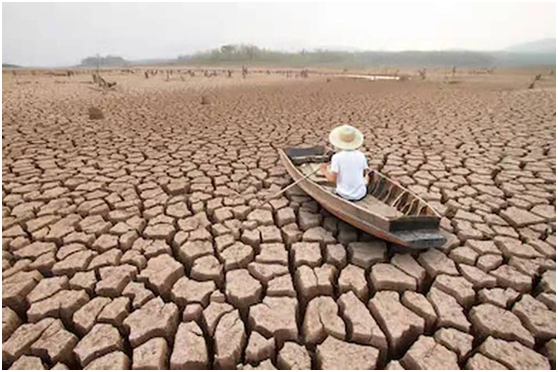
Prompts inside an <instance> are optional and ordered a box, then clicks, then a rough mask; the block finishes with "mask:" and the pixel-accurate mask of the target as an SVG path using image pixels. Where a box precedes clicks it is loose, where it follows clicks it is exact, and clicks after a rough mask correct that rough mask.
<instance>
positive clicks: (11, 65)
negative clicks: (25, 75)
mask: <svg viewBox="0 0 558 372" xmlns="http://www.w3.org/2000/svg"><path fill="white" fill-rule="evenodd" d="M19 67H21V66H18V65H13V64H11V63H2V68H19Z"/></svg>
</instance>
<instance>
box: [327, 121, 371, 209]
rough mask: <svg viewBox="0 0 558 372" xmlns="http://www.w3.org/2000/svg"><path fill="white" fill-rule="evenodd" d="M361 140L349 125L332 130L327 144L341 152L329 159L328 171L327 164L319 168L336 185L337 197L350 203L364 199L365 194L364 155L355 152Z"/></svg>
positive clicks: (366, 168)
mask: <svg viewBox="0 0 558 372" xmlns="http://www.w3.org/2000/svg"><path fill="white" fill-rule="evenodd" d="M363 140H364V137H363V135H362V133H361V132H360V131H359V130H358V129H356V128H354V127H352V126H350V125H342V126H340V127H337V128H335V129H333V130H332V131H331V133H330V134H329V142H331V144H332V145H333V146H334V147H335V149H336V150H337V149H338V150H341V151H339V152H337V153H336V154H335V155H333V157H332V158H331V167H330V169H329V170H328V166H327V164H322V166H321V170H322V173H323V174H324V176H325V177H326V178H327V179H328V180H329V181H330V182H334V183H335V184H336V185H337V187H336V189H335V192H336V193H337V195H339V196H341V197H342V198H345V199H347V200H350V201H358V200H361V199H364V197H366V194H367V190H366V189H367V185H368V182H369V178H368V164H367V162H366V157H365V156H364V154H363V153H362V152H360V151H358V150H357V149H358V148H359V147H360V146H361V145H362V142H363Z"/></svg>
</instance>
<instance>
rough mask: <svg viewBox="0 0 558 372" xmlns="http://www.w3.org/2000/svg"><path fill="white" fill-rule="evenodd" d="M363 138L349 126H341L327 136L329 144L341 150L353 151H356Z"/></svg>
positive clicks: (356, 130)
mask: <svg viewBox="0 0 558 372" xmlns="http://www.w3.org/2000/svg"><path fill="white" fill-rule="evenodd" d="M363 141H364V136H363V135H362V132H361V131H360V130H358V129H356V128H355V127H352V126H350V125H341V126H340V127H337V128H335V129H333V130H332V131H331V133H330V134H329V142H331V144H332V145H333V146H335V147H337V148H338V149H341V150H355V149H358V148H359V147H360V146H361V145H362V142H363Z"/></svg>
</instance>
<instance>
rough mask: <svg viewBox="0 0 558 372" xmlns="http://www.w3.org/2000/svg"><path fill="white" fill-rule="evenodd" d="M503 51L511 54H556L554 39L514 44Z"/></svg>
mask: <svg viewBox="0 0 558 372" xmlns="http://www.w3.org/2000/svg"><path fill="white" fill-rule="evenodd" d="M504 51H506V52H512V53H539V54H547V53H554V54H556V39H542V40H535V41H529V42H527V43H521V44H515V45H511V46H509V47H507V48H506V49H505V50H504Z"/></svg>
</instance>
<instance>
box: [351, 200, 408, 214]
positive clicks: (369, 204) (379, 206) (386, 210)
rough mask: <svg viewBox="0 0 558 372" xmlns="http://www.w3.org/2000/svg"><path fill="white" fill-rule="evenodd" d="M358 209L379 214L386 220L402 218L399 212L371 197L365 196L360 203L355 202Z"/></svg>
mask: <svg viewBox="0 0 558 372" xmlns="http://www.w3.org/2000/svg"><path fill="white" fill-rule="evenodd" d="M355 204H356V205H358V206H359V207H362V208H365V209H367V210H370V211H373V212H374V213H377V214H380V215H382V216H383V217H385V218H387V219H394V218H399V217H401V216H403V213H401V212H399V211H398V210H397V209H395V208H393V207H391V206H389V205H387V204H386V203H383V202H381V201H379V200H378V199H376V198H375V197H373V196H372V195H366V197H365V198H364V199H362V200H360V201H357V202H355Z"/></svg>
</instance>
